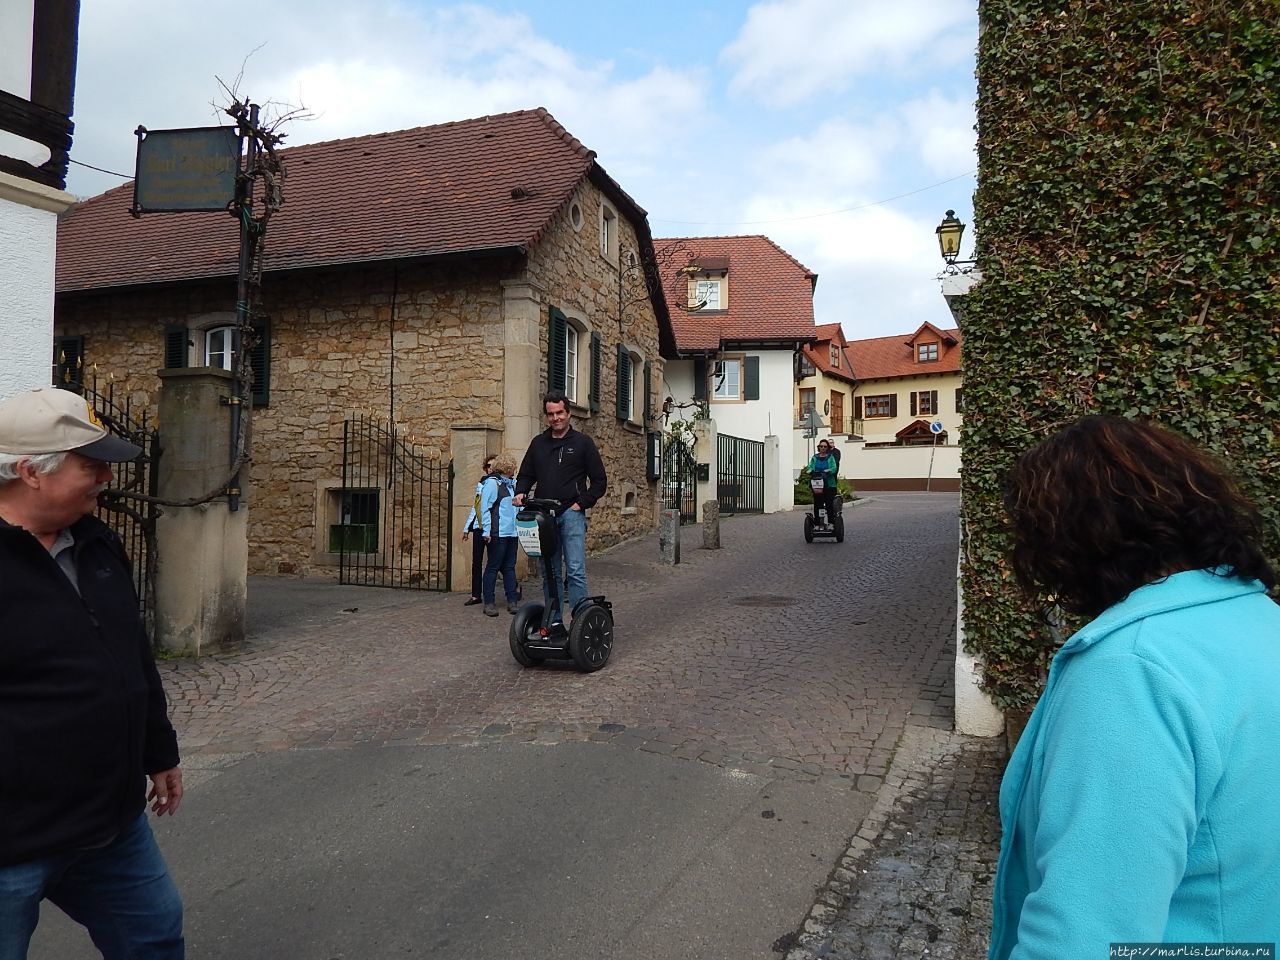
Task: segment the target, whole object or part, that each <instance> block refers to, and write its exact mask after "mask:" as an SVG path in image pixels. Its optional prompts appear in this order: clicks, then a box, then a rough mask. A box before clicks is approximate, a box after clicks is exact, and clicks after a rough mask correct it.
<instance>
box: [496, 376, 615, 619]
mask: <svg viewBox="0 0 1280 960" xmlns="http://www.w3.org/2000/svg"><path fill="white" fill-rule="evenodd" d="M542 409H543V412H544V414H545V415H546V420H547V429H546V430H544V431H543V432H542V433H540V434H538V435H537V436H536V437H534V438H533V441H532V442H531V443H530V444H529V449H528V450H527V451H526V452H525V455H524V459H523V460H522V461H521V463H520V470H519V472H518V473H517V474H516V495H515V497H514V499H513V501H512V503H513V505H514V506H517V507H519V506H522V505H523V503H524V498H525V495H526V494H529V493H530V492H531V491H532V492H533V494H534V495H536V496H537V497H539V498H542V499H549V500H559V501H560V502H561V504H562V505H563V506H564V507H565V509H564V511H563V512H562V513H560V514H559V515H558V516H557V517H556V527H557V530H558V531H559V534H560V537H559V540H560V547H559V549H558V550H557V551H556V553H555V554H554V555H552V556H551V557H549V558H547V559H548V569H549V570H553V571H555V574H556V577H557V578H560V577H561V576H562V574H561V564H562V558H563V569H564V574H563V576H565V577H567V578H568V581H569V609H570V610H572V609H573V608H574V605H575V604H577V602H578V601H579V600H582V599H583V598H585V597H586V596H587V515H586V514H585V513H584V512H583V511H585V510H587V509H588V508H589V507H591V506H592V505H594V504H595V502H596V501H597V500H599V499H600V498H601V497H603V496H604V492H605V490H606V489H607V487H608V485H609V481H608V478H607V477H606V476H605V471H604V461H603V460H601V459H600V451H599V450H597V449H596V445H595V443H594V442H593V441H592V439H591V438H590V437H588V436H587V435H586V434H585V433H580V432H579V431H577V430H575V429H573V426H572V424H571V423H570V420H569V402H568V399H567V398H566V397H565V395H564V394H563V393H562V392H561V391H559V390H552V391H550V392H548V393H547V395H546V396H544V397H543V398H542ZM542 590H543V599H544V601H545V607H546V614H545V615H544V617H543V626H547V625H549V624H551V623H558V622H561V623H562V622H563V620H564V613H563V610H560V609H555V608H553V605H552V602H551V591H550V588H549V585H548V584H547V583H545V582H544V584H543V588H542ZM562 595H563V594H562ZM556 606H557V607H558V605H556Z"/></svg>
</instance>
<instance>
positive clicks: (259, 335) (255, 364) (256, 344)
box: [249, 317, 271, 407]
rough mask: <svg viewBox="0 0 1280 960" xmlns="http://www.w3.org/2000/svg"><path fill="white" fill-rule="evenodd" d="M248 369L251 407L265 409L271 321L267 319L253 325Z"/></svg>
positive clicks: (269, 388) (269, 393)
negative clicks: (250, 382) (251, 376)
mask: <svg viewBox="0 0 1280 960" xmlns="http://www.w3.org/2000/svg"><path fill="white" fill-rule="evenodd" d="M249 369H250V370H252V371H253V405H254V406H255V407H265V406H266V405H267V404H268V403H269V402H270V400H271V320H270V319H269V318H267V317H263V318H262V319H261V320H260V321H258V322H257V323H255V324H254V325H253V347H252V349H251V350H250V351H249Z"/></svg>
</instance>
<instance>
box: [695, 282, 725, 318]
mask: <svg viewBox="0 0 1280 960" xmlns="http://www.w3.org/2000/svg"><path fill="white" fill-rule="evenodd" d="M693 303H694V305H695V306H699V305H701V306H700V309H702V310H719V309H721V306H720V304H721V300H720V280H719V278H715V279H709V280H698V281H696V282H695V283H694V285H693Z"/></svg>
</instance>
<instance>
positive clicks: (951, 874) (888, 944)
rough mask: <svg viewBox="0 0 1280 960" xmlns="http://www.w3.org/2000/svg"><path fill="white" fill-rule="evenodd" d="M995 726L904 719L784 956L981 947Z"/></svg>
mask: <svg viewBox="0 0 1280 960" xmlns="http://www.w3.org/2000/svg"><path fill="white" fill-rule="evenodd" d="M1004 765H1005V749H1004V738H1003V737H996V738H994V739H984V738H980V737H965V736H963V735H961V734H957V733H951V732H945V731H940V730H935V729H930V728H927V727H920V726H915V725H912V726H908V727H907V729H906V730H905V732H904V733H903V737H902V741H901V742H900V743H899V746H898V751H897V753H896V754H895V756H894V762H893V766H892V768H891V769H890V771H889V776H888V777H887V778H886V779H885V785H884V788H883V789H882V790H881V791H880V794H879V795H878V796H877V798H876V804H875V806H874V807H873V808H872V810H871V812H870V814H868V815H867V817H866V819H865V820H864V821H863V823H862V826H861V828H860V829H859V830H858V833H857V834H856V835H855V836H854V837H853V839H852V840H851V841H850V843H849V848H848V850H847V851H846V852H845V855H844V856H843V857H842V858H841V859H840V862H839V864H837V866H836V868H835V870H834V871H833V872H832V874H831V877H830V879H829V880H828V881H827V883H826V885H825V887H824V888H823V889H822V890H820V891H819V894H818V899H817V902H816V903H815V904H814V906H813V909H812V910H811V911H810V912H809V916H808V918H807V919H806V920H805V922H804V924H803V926H802V927H801V929H800V930H799V931H798V933H797V934H796V935H795V936H793V937H791V938H790V939H788V940H787V941H786V942H782V943H779V944H777V945H776V946H777V947H778V948H779V949H780V950H786V960H864V958H880V957H894V958H904V957H917V958H937V960H952V958H978V957H984V956H986V953H987V947H988V944H989V942H990V934H991V887H992V880H993V878H994V876H995V869H996V860H997V856H998V853H999V843H1000V814H999V809H998V805H997V804H998V794H999V789H1000V778H1001V776H1002V775H1003V773H1004Z"/></svg>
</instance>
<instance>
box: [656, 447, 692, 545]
mask: <svg viewBox="0 0 1280 960" xmlns="http://www.w3.org/2000/svg"><path fill="white" fill-rule="evenodd" d="M662 506H663V507H664V508H665V509H667V510H679V511H680V522H681V523H697V522H698V463H697V458H696V457H695V456H694V455H693V444H692V443H689V442H687V441H685V440H682V439H681V438H680V437H676V436H673V435H671V434H667V435H666V436H665V437H663V444H662Z"/></svg>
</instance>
